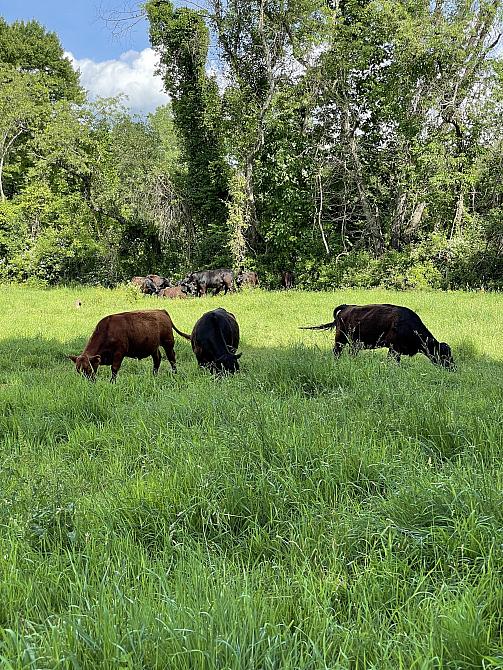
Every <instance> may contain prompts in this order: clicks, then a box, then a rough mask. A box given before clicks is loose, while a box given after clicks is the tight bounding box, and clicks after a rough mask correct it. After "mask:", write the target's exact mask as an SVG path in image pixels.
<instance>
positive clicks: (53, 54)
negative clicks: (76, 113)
mask: <svg viewBox="0 0 503 670" xmlns="http://www.w3.org/2000/svg"><path fill="white" fill-rule="evenodd" d="M0 63H8V64H10V65H12V66H13V67H14V68H16V69H17V70H18V71H19V72H24V73H27V74H36V75H38V77H39V78H40V80H41V82H42V83H44V84H45V85H46V87H47V89H48V90H49V97H50V99H51V101H53V102H54V101H55V100H62V99H65V100H72V101H74V102H83V100H84V92H83V90H82V88H81V86H80V83H79V74H78V72H76V71H75V70H74V69H73V67H72V64H71V63H70V61H69V60H68V58H66V57H65V55H64V52H63V47H62V46H61V43H60V41H59V38H58V36H57V35H56V33H52V32H46V30H45V29H44V27H43V26H41V25H40V23H38V22H37V21H27V22H24V21H15V22H14V23H12V24H11V25H9V24H8V23H6V22H5V21H4V19H2V18H1V17H0Z"/></svg>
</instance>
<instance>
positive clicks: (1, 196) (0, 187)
mask: <svg viewBox="0 0 503 670" xmlns="http://www.w3.org/2000/svg"><path fill="white" fill-rule="evenodd" d="M3 160H4V157H3V155H2V157H1V158H0V201H1V202H5V193H4V190H3Z"/></svg>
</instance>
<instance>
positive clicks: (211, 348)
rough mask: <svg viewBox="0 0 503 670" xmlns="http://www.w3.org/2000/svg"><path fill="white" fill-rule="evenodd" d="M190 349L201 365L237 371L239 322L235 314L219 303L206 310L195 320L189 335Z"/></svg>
mask: <svg viewBox="0 0 503 670" xmlns="http://www.w3.org/2000/svg"><path fill="white" fill-rule="evenodd" d="M190 340H191V343H192V350H193V351H194V354H195V356H196V358H197V362H198V364H199V365H200V366H201V367H205V368H208V369H209V370H211V371H212V372H237V371H238V370H239V363H238V359H239V358H240V357H241V354H236V351H237V348H238V346H239V326H238V322H237V321H236V317H235V316H234V314H231V313H230V312H227V311H226V310H225V309H222V308H221V307H220V308H219V309H214V310H212V311H211V312H206V314H203V316H202V317H201V318H200V319H199V320H198V321H197V322H196V324H195V326H194V328H193V330H192V335H191V337H190Z"/></svg>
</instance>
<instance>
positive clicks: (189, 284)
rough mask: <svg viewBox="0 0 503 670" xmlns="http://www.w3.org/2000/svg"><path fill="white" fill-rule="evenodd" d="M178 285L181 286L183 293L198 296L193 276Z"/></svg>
mask: <svg viewBox="0 0 503 670" xmlns="http://www.w3.org/2000/svg"><path fill="white" fill-rule="evenodd" d="M178 285H179V286H180V288H181V289H182V291H183V292H184V293H186V294H187V295H197V284H196V282H195V281H194V280H193V279H192V275H189V276H188V277H185V279H182V281H181V282H179V284H178Z"/></svg>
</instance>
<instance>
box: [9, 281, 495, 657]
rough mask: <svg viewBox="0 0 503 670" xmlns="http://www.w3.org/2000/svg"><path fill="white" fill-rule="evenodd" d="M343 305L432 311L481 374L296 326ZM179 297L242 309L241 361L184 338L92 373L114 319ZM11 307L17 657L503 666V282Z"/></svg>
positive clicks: (107, 295) (92, 297)
mask: <svg viewBox="0 0 503 670" xmlns="http://www.w3.org/2000/svg"><path fill="white" fill-rule="evenodd" d="M77 298H79V299H81V301H82V307H81V308H80V309H76V308H75V306H74V302H75V300H76V299H77ZM343 302H345V303H360V304H365V303H369V302H393V303H397V304H402V305H407V306H408V307H411V308H412V309H415V310H416V311H418V313H419V314H420V316H421V317H422V318H423V320H424V322H425V324H426V325H427V326H428V327H429V328H430V329H431V330H432V332H433V334H434V335H435V336H436V337H437V338H438V339H441V340H445V341H447V342H448V343H449V344H450V345H451V346H452V348H453V353H454V356H455V359H456V362H457V365H458V369H457V371H456V372H454V373H452V372H448V371H445V370H442V369H438V368H436V367H434V366H433V365H431V363H430V362H429V361H428V360H427V359H426V358H425V357H423V356H420V355H418V356H416V357H414V358H412V359H408V358H405V359H403V362H402V364H401V365H400V366H397V365H396V364H394V363H392V362H389V361H388V360H387V359H386V352H385V351H378V352H362V353H361V354H360V355H359V356H358V357H356V358H352V357H350V356H349V355H347V354H346V353H345V354H343V356H342V357H341V359H339V360H338V361H334V359H333V357H332V354H331V346H332V340H333V336H332V335H331V334H330V333H327V332H310V331H301V330H298V326H299V325H306V324H318V323H323V322H326V321H329V320H331V318H332V310H333V308H334V307H335V306H336V305H338V304H339V303H343ZM159 306H162V307H164V308H166V309H167V310H168V311H169V313H170V314H171V316H172V318H173V320H174V322H175V324H176V325H177V327H178V328H180V329H182V330H185V331H189V332H190V329H191V327H192V325H193V324H194V322H195V320H196V319H197V318H198V317H199V316H200V315H201V314H202V313H203V312H205V311H207V310H208V309H212V308H215V307H219V306H223V307H226V308H227V309H229V310H230V311H232V312H234V313H235V314H236V317H237V319H238V321H239V323H240V326H241V335H242V343H241V346H240V350H241V351H242V352H243V357H242V359H241V370H242V371H241V373H240V374H239V375H236V376H234V377H230V378H223V379H215V378H213V377H212V376H211V375H210V374H208V373H205V372H202V371H200V370H199V369H198V368H197V366H196V363H195V359H194V357H193V354H192V351H191V349H190V345H189V343H188V342H186V341H184V340H182V339H181V338H180V337H177V336H176V335H175V338H176V342H175V351H176V354H177V359H178V374H177V375H173V374H172V373H171V372H170V369H169V365H168V364H167V362H166V360H165V359H164V358H163V362H162V364H161V370H160V374H159V376H158V377H157V378H154V377H153V376H152V374H151V367H152V365H151V359H147V360H145V361H133V360H130V359H126V360H125V361H124V363H123V366H122V368H121V371H120V374H119V377H118V382H117V384H115V385H112V384H110V383H109V382H108V379H109V376H110V368H102V369H101V370H100V374H99V378H98V381H97V383H96V384H91V383H89V382H87V381H86V380H84V379H82V378H79V377H78V375H77V374H76V373H75V371H74V368H73V365H72V364H71V363H70V361H68V360H67V359H66V358H65V356H66V355H67V354H77V353H80V352H81V351H82V349H83V346H84V344H85V343H86V341H87V338H88V337H89V335H90V334H91V332H92V330H93V328H94V326H95V324H96V323H97V321H98V320H99V319H100V318H101V317H102V316H104V315H106V314H110V313H113V312H118V311H124V310H127V309H141V308H144V307H159ZM0 314H1V316H2V320H1V325H0V433H1V434H0V459H1V469H0V486H1V502H2V504H1V506H0V524H1V532H0V570H1V577H0V589H1V594H0V624H1V630H0V668H2V670H4V669H6V670H9V669H11V668H16V669H18V668H30V669H48V668H72V669H76V670H78V669H86V670H87V669H88V670H97V669H108V668H109V669H112V668H121V669H126V668H127V669H130V670H139V669H143V668H145V669H146V668H149V669H154V668H156V669H157V668H159V669H165V668H166V669H168V670H172V669H173V670H177V669H182V668H183V669H186V670H189V669H190V670H197V669H200V670H203V669H204V670H210V669H215V670H216V669H218V670H224V669H227V668H228V669H238V668H239V669H245V668H246V669H247V670H262V669H263V670H273V669H277V670H294V669H310V670H322V669H324V668H327V669H328V668H330V669H336V668H352V669H355V670H356V669H363V668H375V669H376V670H387V669H388V668H389V669H390V670H391V669H393V670H397V669H400V668H402V669H404V670H405V669H407V670H408V669H412V668H413V669H417V670H426V669H429V668H452V669H458V668H463V669H464V668H466V669H468V668H503V467H502V453H503V452H502V446H503V445H502V443H503V334H502V333H503V296H502V295H501V294H500V295H497V294H484V293H429V292H425V293H394V292H389V291H386V292H385V291H339V292H335V293H307V292H296V291H291V292H285V293H278V292H277V293H266V292H262V291H257V292H255V293H252V292H249V293H245V294H242V295H229V296H225V297H224V296H222V297H217V298H209V297H208V298H204V299H199V300H197V299H194V300H186V301H177V302H175V301H163V302H162V304H159V301H158V300H157V299H155V298H147V297H145V298H138V297H137V296H136V294H134V293H133V292H132V291H131V290H129V289H116V290H105V289H88V288H85V289H84V288H82V289H54V290H47V291H44V290H37V289H33V288H22V287H20V288H16V287H6V286H4V287H0ZM163 356H164V355H163Z"/></svg>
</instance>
